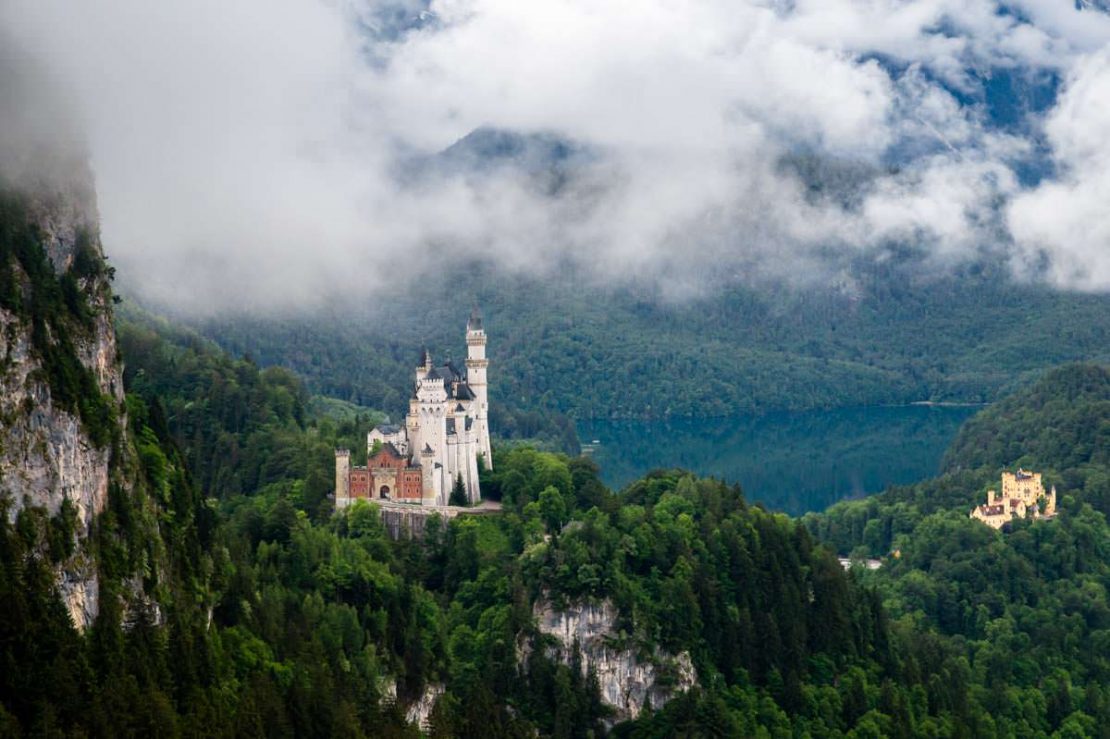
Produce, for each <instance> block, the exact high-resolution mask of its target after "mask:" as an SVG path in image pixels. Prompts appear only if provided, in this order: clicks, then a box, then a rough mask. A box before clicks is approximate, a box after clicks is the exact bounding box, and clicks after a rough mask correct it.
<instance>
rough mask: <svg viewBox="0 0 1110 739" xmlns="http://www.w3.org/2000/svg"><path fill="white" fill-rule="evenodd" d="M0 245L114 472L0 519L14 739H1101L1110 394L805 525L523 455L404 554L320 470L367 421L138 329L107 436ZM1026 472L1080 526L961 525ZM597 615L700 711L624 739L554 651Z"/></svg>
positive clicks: (357, 445) (693, 491) (706, 496)
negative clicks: (557, 631)
mask: <svg viewBox="0 0 1110 739" xmlns="http://www.w3.org/2000/svg"><path fill="white" fill-rule="evenodd" d="M12 207H16V206H12ZM13 212H14V211H13ZM8 215H11V213H8ZM17 221H18V218H15V217H12V218H9V220H8V223H9V224H11V223H15V222H17ZM0 240H3V241H4V243H5V244H6V246H5V247H4V250H3V251H0V256H2V257H3V258H4V259H5V260H6V264H7V269H8V270H9V271H8V273H7V274H8V275H17V276H18V279H19V285H20V287H19V289H18V290H8V291H7V292H6V293H4V294H3V299H4V301H5V302H4V303H3V305H2V306H0V307H2V308H3V309H4V310H5V311H6V312H7V313H8V314H10V315H17V316H19V317H20V320H21V321H26V322H27V323H28V325H30V326H32V327H34V326H36V325H39V324H41V325H42V326H43V328H44V334H43V338H42V341H43V344H42V347H41V348H40V349H39V351H40V352H41V354H40V357H41V358H42V359H43V361H44V362H45V363H46V364H45V366H46V368H47V372H46V382H47V383H48V387H50V388H51V390H52V392H57V393H58V394H59V397H60V399H61V401H62V402H63V404H65V405H63V407H64V408H66V409H69V411H68V412H71V413H74V414H76V415H77V417H79V418H80V420H81V423H82V426H83V428H85V431H86V434H87V436H88V438H89V439H90V441H91V442H92V443H96V439H97V433H98V431H97V430H98V429H100V430H101V431H106V432H107V436H108V437H109V438H108V439H107V443H109V444H110V445H111V448H112V450H113V452H112V454H113V456H112V466H113V470H114V472H113V474H112V476H111V478H110V479H111V484H110V486H109V489H108V497H107V505H106V507H105V509H104V510H103V512H101V513H100V514H99V515H97V516H96V517H95V518H94V519H93V523H92V526H91V529H90V530H89V531H88V532H78V531H77V530H76V523H75V522H76V520H77V518H76V516H75V512H74V510H73V507H72V505H69V504H67V503H66V502H63V503H62V505H61V507H60V509H59V510H58V511H57V513H55V514H53V515H51V514H50V513H48V512H47V511H46V510H45V509H43V508H39V507H36V506H35V505H30V504H27V503H26V502H22V505H20V503H21V501H14V500H12V499H11V496H6V495H0V602H3V603H4V605H5V608H4V613H3V616H2V617H0V735H4V736H113V737H115V736H143V737H145V736H265V737H284V736H417V735H419V734H420V733H426V734H428V735H431V736H460V737H466V736H473V737H491V736H493V737H496V736H504V737H515V736H522V737H523V736H537V735H539V736H552V737H588V736H600V735H604V734H611V735H613V736H619V737H664V736H675V735H682V736H781V737H786V736H834V737H835V736H843V737H879V736H895V737H915V736H934V737H942V736H944V737H948V736H966V737H972V736H974V737H980V736H1058V737H1073V736H1074V737H1079V736H1106V735H1108V734H1110V729H1108V727H1110V692H1108V691H1110V661H1108V660H1107V655H1108V654H1110V596H1108V595H1107V593H1108V590H1110V556H1108V555H1110V526H1108V524H1107V521H1106V514H1107V513H1108V508H1110V370H1107V369H1106V368H1105V367H1103V366H1100V365H1096V364H1082V365H1070V366H1065V367H1062V368H1060V369H1057V370H1054V371H1051V372H1049V373H1047V374H1045V375H1044V376H1043V377H1042V378H1040V379H1039V380H1038V381H1036V382H1035V383H1032V384H1030V385H1028V386H1026V387H1023V388H1022V389H1019V390H1018V391H1016V392H1015V393H1013V394H1011V395H1009V396H1008V397H1007V398H1005V399H1003V400H1002V401H1000V402H998V403H996V404H994V405H993V406H991V407H990V408H988V409H986V410H984V411H982V412H981V413H980V414H978V415H977V416H976V417H974V418H973V419H971V420H970V421H968V422H967V423H966V425H965V426H964V427H963V429H962V431H961V432H960V434H959V436H958V438H957V439H956V441H955V442H954V443H953V444H952V446H951V449H950V450H949V452H948V455H947V457H946V462H945V465H946V467H945V469H946V471H945V473H944V474H943V475H942V476H941V477H939V478H937V479H935V480H930V481H927V482H924V483H920V484H918V485H914V486H909V487H903V488H895V489H891V490H888V491H887V492H885V493H882V494H880V495H878V496H874V497H871V498H868V499H865V500H859V501H852V502H847V503H840V504H837V505H835V506H833V507H832V508H830V509H829V510H828V511H826V512H824V513H821V514H811V515H807V516H805V517H804V518H802V519H792V518H790V517H788V516H785V515H783V514H779V513H774V512H770V511H767V510H766V509H764V508H762V507H760V506H757V505H751V504H749V503H748V502H747V500H746V499H745V496H744V494H743V491H741V490H740V489H739V488H738V487H737V486H735V485H729V484H727V483H725V482H722V481H718V480H709V479H698V478H697V477H696V476H694V475H692V474H690V473H688V472H685V471H681V470H660V471H656V472H653V473H650V474H648V475H647V476H645V477H644V478H642V479H640V480H637V481H635V482H633V483H632V484H630V485H628V486H626V487H625V488H624V489H622V490H620V491H613V490H610V489H608V488H607V487H606V486H605V485H604V484H603V483H602V482H601V480H600V477H599V470H598V468H597V467H596V465H595V464H594V463H593V462H592V461H591V460H589V459H587V458H582V457H575V456H570V455H567V454H563V453H559V452H557V451H551V450H550V449H546V450H545V449H539V448H536V447H535V446H533V445H529V444H527V443H524V442H523V441H522V440H519V439H518V440H516V441H515V442H511V443H507V442H502V443H499V444H498V445H497V446H496V448H495V453H494V459H493V469H492V470H489V469H483V470H482V486H483V493H484V495H485V496H486V497H488V498H490V499H494V500H498V501H500V503H501V506H502V510H501V512H500V513H497V514H493V515H489V514H486V515H467V514H463V515H460V516H457V517H454V518H450V519H447V518H443V517H440V516H433V517H431V518H430V519H429V520H428V522H427V526H426V528H425V530H424V532H423V535H422V536H421V537H419V538H408V537H401V538H398V539H394V538H392V537H391V536H390V535H389V533H388V531H387V528H386V526H385V523H384V520H383V516H382V512H381V511H380V510H379V509H377V508H376V507H375V506H373V505H370V504H366V503H359V504H356V505H355V506H353V507H352V508H351V509H349V510H347V511H345V512H342V513H339V514H336V513H335V512H334V510H333V506H332V503H331V500H330V498H329V493H330V484H329V483H330V477H331V473H332V469H333V468H332V464H333V458H332V450H333V449H334V448H335V447H336V446H340V445H343V446H348V447H350V448H352V449H353V450H354V451H355V453H356V455H357V454H359V453H360V452H361V450H362V449H363V448H364V447H363V443H362V440H363V439H365V433H366V431H367V430H368V428H369V427H370V426H371V425H372V424H373V423H374V422H376V421H377V420H378V419H380V417H381V415H380V413H378V412H375V411H370V410H368V409H366V408H365V407H362V406H358V405H351V401H350V399H349V398H348V399H322V398H314V397H313V396H312V395H310V393H309V390H308V389H307V387H306V385H305V383H304V382H302V380H301V379H300V378H299V377H298V376H297V375H295V374H294V373H293V372H291V371H289V370H287V369H283V368H280V367H275V366H268V367H262V366H259V364H257V363H256V362H255V361H254V360H252V359H250V358H241V359H236V358H233V357H231V356H229V355H227V354H225V353H224V352H223V351H222V350H220V349H218V348H216V347H215V346H213V345H212V344H210V343H208V342H207V341H206V340H204V339H201V338H199V337H198V336H197V335H196V334H195V333H194V332H193V331H192V330H190V329H183V328H181V327H177V326H174V325H172V324H169V323H167V322H165V321H162V320H159V319H155V318H152V317H150V316H144V315H141V314H132V315H130V316H129V317H127V318H125V319H124V320H122V321H121V322H120V324H119V339H120V343H119V345H120V349H121V352H122V353H123V359H124V362H125V367H126V371H125V373H124V375H123V379H124V382H125V386H126V391H127V394H126V399H125V402H124V404H123V405H122V407H118V408H117V407H115V406H114V405H109V406H107V407H109V409H110V411H111V412H110V414H109V415H110V416H111V417H112V418H116V419H126V426H125V427H122V428H121V427H120V426H119V425H118V424H116V425H113V424H106V422H105V419H104V418H101V415H100V414H98V413H97V412H96V407H97V406H96V404H97V403H100V404H104V403H105V402H106V401H104V399H103V398H101V397H100V396H95V397H93V398H92V401H93V403H94V405H92V406H90V407H89V412H88V413H83V412H82V410H81V407H80V402H81V399H82V397H83V396H82V395H81V383H83V382H87V380H85V379H82V375H81V372H80V371H78V370H76V369H73V367H72V363H73V361H74V354H73V352H72V351H71V350H69V349H67V348H66V346H65V336H66V335H68V334H66V333H65V332H66V331H80V330H81V325H82V324H81V321H82V320H84V319H83V318H82V316H83V313H82V310H88V309H90V308H89V307H88V305H87V304H86V303H84V302H83V301H82V300H79V299H77V298H78V297H79V296H76V295H73V294H71V298H73V299H72V300H70V301H69V302H67V297H66V296H67V290H70V292H71V293H72V290H71V288H67V287H66V282H67V280H69V279H70V278H67V277H66V274H68V272H63V273H62V274H60V275H59V274H58V273H56V272H55V271H54V270H52V269H48V268H47V267H46V266H45V262H44V261H43V260H44V254H43V251H42V249H41V244H40V243H39V241H40V237H39V235H38V234H36V233H35V231H34V230H33V229H32V230H20V229H19V228H13V227H7V228H6V229H4V230H0ZM85 258H88V259H89V262H88V264H82V265H80V266H79V268H80V269H85V270H94V271H97V273H98V274H101V273H102V272H101V271H102V270H106V269H107V267H106V266H105V265H104V264H103V263H102V261H100V260H99V259H93V258H92V257H91V256H89V255H88V254H86V257H85ZM3 275H4V273H3V272H2V271H0V277H3ZM8 279H9V280H10V279H11V278H10V277H9V278H8ZM109 302H110V301H109ZM56 352H61V354H57V353H56ZM54 361H60V362H61V363H62V365H61V369H60V370H59V373H58V374H57V376H53V375H51V374H50V372H51V370H52V369H53V366H52V363H53V362H54ZM66 366H70V368H71V369H73V371H63V370H64V369H65V367H66ZM53 383H57V384H56V385H55V384H53ZM67 393H72V394H73V395H72V398H74V399H75V403H74V404H66V403H67V401H66V398H68V397H71V396H70V395H67ZM541 428H546V427H545V426H543V425H542V424H541ZM556 436H557V434H556ZM1018 464H1021V465H1025V466H1028V467H1032V468H1035V469H1037V470H1040V471H1043V472H1044V473H1045V475H1046V479H1047V481H1048V483H1049V484H1055V485H1057V486H1058V488H1059V490H1060V506H1059V508H1060V511H1059V515H1058V516H1057V517H1055V518H1054V519H1051V520H1041V521H1015V522H1013V523H1012V524H1011V525H1009V526H1007V527H1006V528H1004V529H1003V530H1002V531H995V530H993V529H990V528H988V527H986V526H983V525H982V524H979V523H978V522H975V521H972V520H969V518H968V516H967V511H968V509H969V508H970V506H971V505H972V504H974V503H976V502H978V501H980V500H981V498H982V495H983V492H984V491H985V489H986V487H987V486H988V485H992V484H995V483H996V481H997V477H998V474H999V473H1000V471H1001V470H1003V469H1005V468H1012V467H1014V466H1016V465H1018ZM0 484H2V481H0ZM80 533H86V534H87V538H82V537H78V534H80ZM78 545H79V546H80V548H79V549H78V548H77V547H78ZM838 552H839V553H844V554H850V555H852V556H853V557H855V558H863V557H875V558H878V559H879V560H880V562H881V567H880V568H879V569H877V570H868V569H866V568H862V567H852V568H851V569H850V570H848V571H845V570H844V568H842V567H841V565H840V563H838V561H837V559H836V556H835V555H836V554H837V553H838ZM74 557H80V558H88V559H90V560H91V561H92V562H93V563H94V566H95V568H96V571H97V572H98V574H99V598H98V601H99V611H98V615H97V617H96V620H95V621H94V622H93V623H92V625H91V627H90V628H88V629H87V630H85V631H83V632H82V631H78V630H77V629H76V628H75V626H74V624H73V622H72V621H71V617H70V615H69V612H68V611H67V610H66V608H65V606H64V605H63V602H62V600H61V598H60V596H59V592H58V588H57V583H58V578H59V576H60V573H59V569H58V568H59V567H62V566H63V563H65V562H68V561H71V560H72V559H73V558H74ZM61 574H62V575H64V573H61ZM581 604H606V605H607V606H608V607H610V608H611V609H612V611H613V613H614V614H615V617H614V620H613V622H612V623H611V624H609V625H608V627H607V632H606V633H605V644H606V648H607V649H611V650H616V651H618V652H620V653H621V654H627V655H630V656H629V659H635V660H637V661H638V664H644V665H650V666H651V668H652V670H653V671H654V674H655V675H656V676H657V680H661V681H662V684H663V685H664V687H666V686H668V685H669V686H671V687H674V686H677V685H679V684H681V679H682V678H681V675H680V672H681V667H680V663H681V661H682V660H688V662H689V664H690V665H691V666H692V670H693V674H694V676H695V677H696V680H695V681H694V682H693V684H692V687H690V688H689V689H688V690H678V691H677V692H676V693H675V694H674V695H673V696H672V698H671V700H669V701H666V702H664V703H661V704H658V705H646V706H645V709H644V710H643V711H642V712H641V713H639V715H636V716H632V717H618V716H617V714H616V713H615V711H614V708H613V706H612V704H611V703H608V702H607V701H606V697H605V696H604V695H602V693H601V690H600V679H601V678H600V677H599V675H598V673H597V672H596V670H595V669H594V668H593V667H592V666H587V664H588V662H587V659H586V657H587V655H586V654H584V653H583V651H581V650H580V649H579V648H578V647H577V646H575V648H573V649H571V650H570V651H569V652H560V651H559V650H558V649H557V648H556V640H555V639H554V637H553V636H552V634H551V633H550V632H546V631H544V630H543V629H542V628H541V624H540V623H539V617H538V613H539V612H540V609H541V608H548V609H554V610H555V611H561V610H563V609H568V610H569V609H572V608H574V607H576V606H578V605H581ZM657 684H658V683H657ZM428 696H431V699H430V700H429V705H428V706H427V708H428V711H427V713H426V723H425V724H424V726H422V727H421V726H418V725H417V724H416V723H414V720H413V719H412V716H411V714H410V713H409V711H410V709H411V708H412V707H413V706H414V705H417V704H419V703H421V702H422V701H424V700H425V698H427V697H428ZM623 718H629V720H623Z"/></svg>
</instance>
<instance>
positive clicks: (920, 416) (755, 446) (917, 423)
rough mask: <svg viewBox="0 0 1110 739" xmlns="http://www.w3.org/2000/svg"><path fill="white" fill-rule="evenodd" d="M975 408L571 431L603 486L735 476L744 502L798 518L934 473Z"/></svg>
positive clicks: (596, 424)
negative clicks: (686, 475) (687, 473)
mask: <svg viewBox="0 0 1110 739" xmlns="http://www.w3.org/2000/svg"><path fill="white" fill-rule="evenodd" d="M977 410H978V409H977V408H966V407H937V406H901V407H882V408H841V409H837V410H830V411H807V412H804V413H772V414H767V415H764V416H739V417H734V418H705V419H698V418H680V419H669V420H659V421H584V422H581V423H579V424H578V435H579V438H580V439H581V440H582V446H583V449H584V450H588V451H589V453H591V454H592V455H593V458H594V459H595V460H596V461H597V463H598V464H599V465H601V474H602V479H604V480H605V483H606V484H607V485H609V486H610V487H613V488H617V489H619V488H621V487H623V486H624V485H627V484H628V483H630V482H632V481H634V480H636V479H638V478H640V477H642V476H643V475H644V474H645V473H646V472H648V471H650V470H653V469H657V468H660V467H682V468H684V469H688V470H691V471H692V472H696V473H697V474H699V475H702V476H711V477H718V478H722V479H724V480H726V481H728V482H739V483H740V485H741V486H742V487H743V488H744V494H745V496H746V497H747V498H748V500H752V501H761V502H762V503H763V504H764V505H766V506H767V507H768V508H771V509H773V510H779V511H785V512H787V513H791V514H794V515H797V514H801V513H805V512H806V511H819V510H823V509H824V508H827V507H828V506H829V505H831V504H833V503H835V502H836V501H838V500H843V499H845V498H855V497H860V496H863V495H867V494H869V493H876V492H879V491H880V490H882V489H883V488H885V487H887V486H889V485H904V484H908V483H913V482H917V481H919V480H924V479H927V478H929V477H933V476H934V475H936V474H937V472H938V471H939V467H940V461H941V457H942V456H943V455H944V450H945V449H946V448H947V447H948V444H949V443H950V442H951V441H952V439H953V438H955V436H956V432H957V431H958V430H959V427H960V424H962V423H963V422H964V420H965V419H967V418H968V417H969V416H971V415H973V414H974V413H975V412H976V411H977ZM595 440H596V441H597V443H596V444H594V443H593V442H594V441H595Z"/></svg>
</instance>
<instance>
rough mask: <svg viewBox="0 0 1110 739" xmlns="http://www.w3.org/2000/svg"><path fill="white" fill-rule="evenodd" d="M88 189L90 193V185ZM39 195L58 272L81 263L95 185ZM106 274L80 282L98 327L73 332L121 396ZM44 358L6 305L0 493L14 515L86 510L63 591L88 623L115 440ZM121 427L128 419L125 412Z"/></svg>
mask: <svg viewBox="0 0 1110 739" xmlns="http://www.w3.org/2000/svg"><path fill="white" fill-rule="evenodd" d="M82 193H83V194H82ZM69 195H72V197H66V196H65V194H59V193H56V192H55V193H53V194H51V195H47V196H42V197H33V198H32V199H31V201H30V206H29V210H30V217H31V219H32V220H33V221H34V222H35V223H36V225H37V226H38V227H39V229H40V232H41V234H42V235H43V238H44V247H45V249H46V252H47V255H48V256H49V258H50V260H51V262H52V263H53V266H54V269H55V271H56V272H57V273H59V274H60V273H63V272H65V271H66V270H67V269H69V267H70V266H71V265H72V263H73V260H74V256H75V254H76V251H77V243H78V239H79V234H80V233H81V232H85V233H91V234H95V233H97V230H96V216H95V204H94V203H92V202H91V201H90V200H88V198H91V195H89V194H88V193H87V192H84V191H81V192H79V193H78V194H77V195H74V194H73V193H70V194H69ZM106 280H107V278H106V277H104V276H96V277H90V278H86V279H85V280H84V281H83V282H81V283H79V287H80V288H81V290H82V292H83V293H84V294H85V295H86V296H87V299H88V303H89V307H90V308H91V309H92V311H93V312H94V313H95V318H94V323H93V328H92V330H91V331H87V332H83V333H82V334H80V335H76V334H75V335H74V336H73V342H74V350H75V352H76V355H77V358H78V360H79V361H80V362H81V363H82V364H83V365H84V366H85V367H86V368H88V369H90V370H91V371H92V373H93V374H94V376H95V378H96V382H97V385H98V386H99V388H100V391H101V392H102V393H104V394H105V395H107V396H109V397H110V398H111V399H112V400H113V401H114V402H115V404H116V405H117V407H120V406H122V401H123V378H122V368H121V366H120V363H119V361H118V359H117V352H116V339H115V331H114V329H113V326H112V310H111V298H110V290H109V289H108V286H107V285H106V284H105V281H106ZM45 375H46V373H45V370H44V368H43V366H42V361H41V360H40V358H39V357H37V356H36V355H35V353H34V351H33V350H32V339H31V326H30V325H29V322H27V321H24V320H21V319H20V318H19V317H18V316H17V315H15V314H13V313H12V312H10V311H7V310H5V309H3V308H0V495H3V496H4V497H7V498H8V500H9V501H10V505H9V507H8V511H7V514H8V518H9V519H10V520H13V521H14V520H15V517H16V516H17V515H18V513H19V512H20V511H21V510H22V509H23V508H24V506H36V507H41V508H44V509H45V510H46V511H47V512H48V513H49V514H50V515H55V514H57V513H58V511H59V509H60V508H61V506H62V502H63V501H64V500H66V499H69V501H70V502H71V503H72V504H73V506H74V508H75V509H76V512H77V527H76V528H77V538H78V546H77V548H76V553H75V555H74V556H73V557H72V558H70V561H68V562H65V563H63V564H62V566H61V568H60V571H59V572H58V585H59V591H60V592H61V594H62V597H63V599H64V600H65V603H66V605H67V607H68V608H69V612H70V615H71V616H72V618H73V621H74V624H75V625H76V626H77V628H79V629H83V628H85V627H86V626H88V625H89V624H91V623H92V620H93V619H94V618H95V617H96V613H97V609H98V601H97V593H98V583H97V576H96V568H95V564H94V563H93V561H92V560H93V558H92V557H91V556H89V555H88V553H87V552H86V551H85V547H84V546H83V542H84V539H85V538H86V537H87V535H88V532H89V527H90V524H91V523H92V520H93V517H94V516H95V515H96V514H97V513H100V512H101V511H103V510H104V507H105V505H106V503H107V500H108V486H109V479H110V470H109V461H110V457H111V450H110V445H107V444H105V445H102V446H97V445H96V444H94V443H92V441H91V440H90V439H89V438H88V436H87V435H86V433H85V431H84V430H83V429H82V424H81V420H80V418H79V417H78V416H77V415H76V414H75V413H72V412H70V411H68V410H64V409H62V408H59V407H57V406H56V405H55V403H54V401H53V399H52V398H51V392H50V388H49V386H48V384H47V382H46V380H45ZM119 415H120V417H119V421H118V422H119V424H120V427H121V430H122V429H123V427H124V425H125V423H126V422H125V419H124V418H123V414H122V412H121V413H120V414H119Z"/></svg>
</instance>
